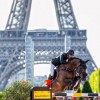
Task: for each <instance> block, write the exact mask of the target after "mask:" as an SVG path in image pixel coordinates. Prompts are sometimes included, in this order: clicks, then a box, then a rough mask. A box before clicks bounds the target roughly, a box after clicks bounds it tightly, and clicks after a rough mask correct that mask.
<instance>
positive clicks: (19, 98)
mask: <svg viewBox="0 0 100 100" xmlns="http://www.w3.org/2000/svg"><path fill="white" fill-rule="evenodd" d="M31 87H32V84H30V83H28V82H26V81H17V82H14V83H13V84H12V85H11V86H10V87H9V88H7V89H5V90H4V97H5V100H30V89H31Z"/></svg>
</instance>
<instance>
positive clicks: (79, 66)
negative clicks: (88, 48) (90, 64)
mask: <svg viewBox="0 0 100 100" xmlns="http://www.w3.org/2000/svg"><path fill="white" fill-rule="evenodd" d="M86 63H87V61H83V60H82V59H79V58H76V57H73V58H71V59H69V61H68V63H66V64H61V65H60V66H59V68H58V75H57V77H56V79H55V80H54V81H53V82H52V84H51V88H52V92H53V93H55V92H63V91H65V89H67V90H68V89H70V90H71V89H73V88H76V89H77V88H78V86H79V84H80V82H81V80H82V81H85V80H86V76H87V73H86V68H87V66H86ZM77 75H78V76H80V78H79V79H77V77H76V76H77ZM77 81H79V82H78V85H77V86H76V87H74V85H75V84H76V82H77Z"/></svg>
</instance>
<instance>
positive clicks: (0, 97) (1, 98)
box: [0, 92, 4, 100]
mask: <svg viewBox="0 0 100 100" xmlns="http://www.w3.org/2000/svg"><path fill="white" fill-rule="evenodd" d="M3 97H4V95H3V93H2V92H0V100H3Z"/></svg>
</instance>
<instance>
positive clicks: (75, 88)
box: [74, 79, 81, 90]
mask: <svg viewBox="0 0 100 100" xmlns="http://www.w3.org/2000/svg"><path fill="white" fill-rule="evenodd" d="M80 83H81V79H79V80H78V81H77V82H76V84H75V86H74V90H77V89H78V88H79V87H80Z"/></svg>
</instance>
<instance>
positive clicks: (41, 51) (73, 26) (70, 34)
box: [0, 0, 97, 90]
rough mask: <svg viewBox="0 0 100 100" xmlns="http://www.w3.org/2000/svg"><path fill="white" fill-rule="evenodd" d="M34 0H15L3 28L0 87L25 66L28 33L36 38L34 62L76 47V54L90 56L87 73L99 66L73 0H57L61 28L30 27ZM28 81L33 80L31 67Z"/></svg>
mask: <svg viewBox="0 0 100 100" xmlns="http://www.w3.org/2000/svg"><path fill="white" fill-rule="evenodd" d="M31 3H32V0H13V4H12V7H11V11H10V14H9V18H8V21H7V24H6V27H5V30H4V31H0V90H3V89H4V88H5V87H6V85H7V83H8V80H9V78H10V77H11V76H12V75H14V74H16V73H17V72H19V71H20V70H22V69H24V68H25V67H27V66H25V65H26V64H25V63H26V61H25V58H27V55H26V56H25V54H26V49H25V36H26V33H28V36H30V37H31V38H32V41H34V54H33V55H32V56H34V63H36V64H37V63H42V64H45V63H50V61H51V59H52V58H53V57H55V56H58V55H59V54H61V53H62V52H64V51H66V50H68V49H70V48H71V49H73V50H75V56H77V57H80V58H82V59H84V60H86V59H89V60H90V62H88V70H87V71H88V75H90V74H91V72H92V71H94V70H95V69H97V66H96V64H95V62H94V60H93V58H92V57H91V55H90V53H89V51H88V49H87V47H86V40H87V37H86V30H80V29H79V27H78V24H77V22H76V19H75V16H74V12H73V8H72V5H71V1H70V0H54V4H55V10H56V16H57V20H58V26H59V30H34V31H27V27H28V21H29V16H30V10H31ZM27 70H28V71H29V75H28V77H30V78H29V79H27V81H32V71H31V68H27ZM26 74H27V73H26Z"/></svg>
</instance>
